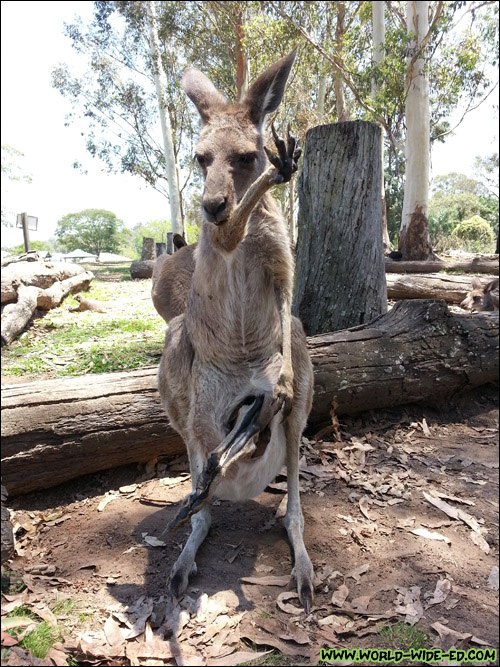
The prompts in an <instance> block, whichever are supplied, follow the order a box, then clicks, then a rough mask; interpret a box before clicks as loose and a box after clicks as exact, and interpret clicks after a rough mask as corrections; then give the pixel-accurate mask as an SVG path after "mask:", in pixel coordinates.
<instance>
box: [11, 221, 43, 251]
mask: <svg viewBox="0 0 500 667" xmlns="http://www.w3.org/2000/svg"><path fill="white" fill-rule="evenodd" d="M16 227H22V228H23V236H24V251H25V252H29V251H30V235H29V231H28V230H29V229H31V230H33V231H36V230H37V227H38V218H36V217H35V216H33V215H28V214H27V213H26V212H24V213H18V214H17V222H16Z"/></svg>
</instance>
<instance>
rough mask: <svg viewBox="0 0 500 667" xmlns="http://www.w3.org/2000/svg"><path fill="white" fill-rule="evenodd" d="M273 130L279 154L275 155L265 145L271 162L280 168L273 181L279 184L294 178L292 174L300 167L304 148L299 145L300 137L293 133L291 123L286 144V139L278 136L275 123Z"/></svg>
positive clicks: (272, 126)
mask: <svg viewBox="0 0 500 667" xmlns="http://www.w3.org/2000/svg"><path fill="white" fill-rule="evenodd" d="M271 131H272V133H273V139H274V144H275V146H276V149H277V151H278V155H275V154H274V153H272V152H271V151H270V150H269V149H268V148H267V147H265V146H264V150H265V151H266V155H267V157H268V158H269V162H270V163H271V164H272V165H273V166H274V167H276V169H277V170H278V173H277V174H276V176H275V177H274V178H273V179H272V181H271V182H272V183H277V184H279V183H288V181H289V180H290V179H291V178H292V174H294V173H295V172H296V171H297V169H298V166H297V162H298V159H299V157H300V156H301V154H302V149H301V148H300V147H299V143H298V139H296V138H295V137H294V136H293V135H292V134H291V132H290V125H289V126H288V129H287V140H286V144H285V142H284V140H283V139H281V138H280V137H279V136H278V133H277V132H276V130H275V128H274V125H271Z"/></svg>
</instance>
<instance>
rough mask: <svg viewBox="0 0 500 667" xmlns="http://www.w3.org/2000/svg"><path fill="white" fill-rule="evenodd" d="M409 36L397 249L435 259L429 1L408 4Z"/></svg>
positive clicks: (405, 254) (414, 256)
mask: <svg viewBox="0 0 500 667" xmlns="http://www.w3.org/2000/svg"><path fill="white" fill-rule="evenodd" d="M406 7H407V14H406V23H407V31H408V35H409V36H410V44H409V56H408V71H407V75H406V81H407V83H406V85H407V95H406V103H405V116H406V145H405V152H406V173H405V191H404V200H403V213H402V220H401V227H400V231H399V238H398V250H399V251H400V252H402V253H403V258H404V259H406V260H425V259H431V258H435V255H434V253H433V252H432V248H431V242H430V236H429V219H428V212H429V164H430V120H429V83H428V81H427V74H426V71H425V54H424V52H423V51H424V43H423V40H424V38H425V37H426V35H427V32H428V30H429V20H428V11H429V9H428V7H429V3H428V2H427V0H423V1H414V0H408V2H407V3H406Z"/></svg>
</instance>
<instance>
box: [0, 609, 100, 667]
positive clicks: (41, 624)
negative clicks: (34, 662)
mask: <svg viewBox="0 0 500 667" xmlns="http://www.w3.org/2000/svg"><path fill="white" fill-rule="evenodd" d="M50 607H51V611H52V613H53V614H54V615H55V616H57V620H58V625H57V626H54V625H50V624H49V623H47V622H46V621H43V620H42V621H41V620H40V618H39V617H38V616H37V615H36V612H35V611H33V610H31V609H30V608H29V607H28V606H27V605H21V606H19V607H15V608H14V609H13V610H12V611H11V612H10V613H9V614H8V615H7V617H4V618H5V619H6V622H7V623H8V619H10V620H11V623H19V625H13V626H12V627H10V624H9V627H8V628H7V630H6V631H7V632H8V634H9V635H11V636H13V637H19V636H22V633H23V632H25V630H26V626H27V625H28V622H30V621H33V623H36V627H35V628H33V629H31V630H29V631H28V632H26V634H25V635H24V636H22V639H21V641H20V642H19V646H20V647H21V648H23V649H24V650H26V651H29V652H30V653H31V655H33V656H34V657H36V658H45V656H46V655H47V653H48V652H49V650H50V648H51V647H52V646H53V645H54V644H55V643H57V642H60V641H62V640H63V638H64V635H65V634H67V633H68V632H71V631H72V630H73V629H74V628H75V627H78V628H80V629H81V628H82V627H84V626H86V625H87V624H88V622H89V620H90V619H91V618H92V614H88V613H84V612H80V611H79V604H78V602H77V601H75V600H72V599H71V598H61V599H56V601H55V602H54V603H53V604H52V605H50ZM80 608H81V607H80ZM2 623H4V620H2ZM59 623H61V625H60V624H59ZM7 655H8V649H7V650H6V651H4V652H2V662H1V664H2V665H3V664H6V661H7ZM73 664H76V663H73Z"/></svg>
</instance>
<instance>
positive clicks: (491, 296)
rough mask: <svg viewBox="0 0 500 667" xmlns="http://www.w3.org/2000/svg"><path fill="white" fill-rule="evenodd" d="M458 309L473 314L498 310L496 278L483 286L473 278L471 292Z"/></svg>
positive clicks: (477, 279)
mask: <svg viewBox="0 0 500 667" xmlns="http://www.w3.org/2000/svg"><path fill="white" fill-rule="evenodd" d="M460 307H461V308H465V310H470V311H472V312H473V313H480V312H482V311H492V310H498V278H495V279H494V280H491V281H490V282H489V283H488V284H487V285H484V286H483V284H482V283H481V281H480V280H479V278H477V277H476V276H474V277H473V278H472V290H471V291H470V292H469V294H467V296H466V297H465V299H464V300H463V301H462V303H461V304H460Z"/></svg>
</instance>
